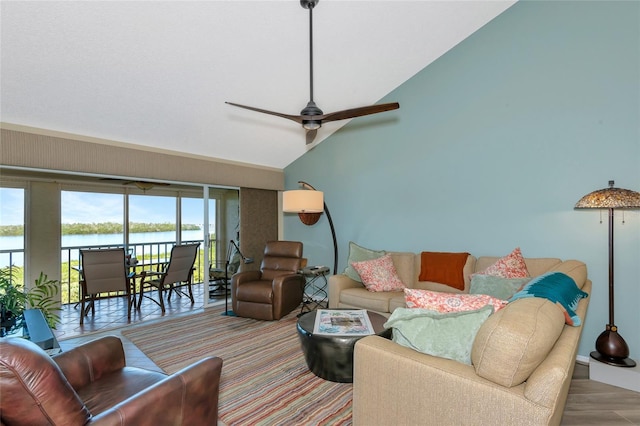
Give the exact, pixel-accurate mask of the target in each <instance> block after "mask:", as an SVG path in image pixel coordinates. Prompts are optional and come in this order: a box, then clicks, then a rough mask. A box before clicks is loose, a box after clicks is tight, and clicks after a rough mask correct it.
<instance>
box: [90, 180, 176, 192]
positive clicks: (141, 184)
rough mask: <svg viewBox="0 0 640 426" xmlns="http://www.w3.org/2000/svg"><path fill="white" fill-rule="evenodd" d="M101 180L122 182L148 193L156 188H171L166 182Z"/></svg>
mask: <svg viewBox="0 0 640 426" xmlns="http://www.w3.org/2000/svg"><path fill="white" fill-rule="evenodd" d="M100 180H112V181H114V180H117V181H121V182H122V185H125V186H126V185H131V184H133V185H135V186H136V187H137V188H138V189H141V190H143V191H148V190H149V189H151V188H153V187H154V186H169V184H168V183H165V182H148V181H146V180H124V179H117V178H100Z"/></svg>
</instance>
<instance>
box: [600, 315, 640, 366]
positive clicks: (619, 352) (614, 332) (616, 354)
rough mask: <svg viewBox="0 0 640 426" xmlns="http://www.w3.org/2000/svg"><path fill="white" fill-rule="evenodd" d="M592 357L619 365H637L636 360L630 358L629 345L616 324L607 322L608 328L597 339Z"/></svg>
mask: <svg viewBox="0 0 640 426" xmlns="http://www.w3.org/2000/svg"><path fill="white" fill-rule="evenodd" d="M590 355H591V358H593V359H595V360H598V361H600V362H603V363H605V364H609V365H614V366H617V367H635V366H636V362H635V361H634V360H632V359H631V358H629V346H627V342H625V341H624V339H623V338H622V336H621V335H620V334H618V327H616V326H615V324H607V326H606V330H605V331H603V332H602V333H600V335H599V336H598V338H597V339H596V350H595V351H593V352H591V354H590Z"/></svg>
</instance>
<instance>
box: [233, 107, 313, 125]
mask: <svg viewBox="0 0 640 426" xmlns="http://www.w3.org/2000/svg"><path fill="white" fill-rule="evenodd" d="M225 104H229V105H233V106H235V107H238V108H244V109H248V110H251V111H256V112H261V113H263V114H269V115H275V116H276V117H282V118H286V119H287V120H292V121H295V122H296V123H302V117H301V116H299V115H290V114H283V113H281V112H275V111H269V110H266V109H261V108H255V107H251V106H247V105H240V104H234V103H233V102H225Z"/></svg>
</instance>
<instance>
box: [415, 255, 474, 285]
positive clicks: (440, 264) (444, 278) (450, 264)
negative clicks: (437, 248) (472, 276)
mask: <svg viewBox="0 0 640 426" xmlns="http://www.w3.org/2000/svg"><path fill="white" fill-rule="evenodd" d="M468 257H469V253H442V252H433V251H423V252H422V253H420V276H419V277H418V280H419V281H432V282H435V283H440V284H446V285H448V286H450V287H453V288H455V289H458V290H464V275H463V273H462V271H463V269H464V265H465V264H466V263H467V258H468Z"/></svg>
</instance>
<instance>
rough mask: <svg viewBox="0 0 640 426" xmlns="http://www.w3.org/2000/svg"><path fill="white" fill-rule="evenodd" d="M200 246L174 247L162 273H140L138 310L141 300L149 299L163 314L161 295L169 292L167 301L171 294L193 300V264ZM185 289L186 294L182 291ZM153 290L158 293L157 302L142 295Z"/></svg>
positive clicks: (182, 245) (192, 301)
mask: <svg viewBox="0 0 640 426" xmlns="http://www.w3.org/2000/svg"><path fill="white" fill-rule="evenodd" d="M198 247H200V244H180V245H175V246H173V248H172V249H171V258H170V259H169V263H168V264H167V267H166V268H165V270H164V271H143V272H142V273H141V282H140V297H139V298H138V309H140V305H141V304H142V298H143V297H146V298H148V299H151V300H152V301H154V302H155V303H157V304H158V305H159V306H160V309H161V310H162V313H163V314H164V312H165V306H164V297H163V293H164V292H165V291H167V290H168V291H169V294H168V295H167V300H168V301H171V294H173V292H179V293H181V294H184V295H185V296H187V297H188V298H189V300H191V304H193V303H194V300H193V290H192V288H191V284H192V281H193V264H194V263H195V261H196V256H197V254H198ZM183 287H187V291H188V293H185V291H184V290H182V288H183ZM146 289H149V290H152V289H155V290H157V291H158V300H155V299H154V298H153V297H151V296H147V295H145V294H144V292H145V290H146Z"/></svg>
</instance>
